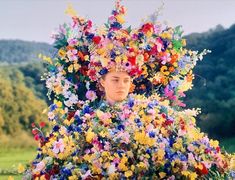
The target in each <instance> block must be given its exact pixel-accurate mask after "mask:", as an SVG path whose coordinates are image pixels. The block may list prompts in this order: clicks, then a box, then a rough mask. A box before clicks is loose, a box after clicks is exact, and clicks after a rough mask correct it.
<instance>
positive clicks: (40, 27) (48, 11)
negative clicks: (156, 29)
mask: <svg viewBox="0 0 235 180" xmlns="http://www.w3.org/2000/svg"><path fill="white" fill-rule="evenodd" d="M122 2H123V4H124V5H125V6H126V8H127V17H126V21H127V24H128V25H131V26H132V27H138V25H139V24H140V22H141V19H143V18H146V17H147V16H148V15H151V14H152V13H154V12H155V11H156V10H157V9H158V8H159V7H161V5H162V3H163V2H164V6H163V9H162V11H161V15H160V16H159V18H158V20H159V21H161V22H162V23H167V24H168V25H170V26H173V27H174V26H177V25H182V26H183V29H184V35H187V34H190V33H192V32H199V33H200V32H205V31H207V30H209V29H211V28H214V27H215V26H216V25H218V24H221V25H223V26H224V27H225V28H229V27H230V26H231V25H232V24H235V10H234V8H235V0H123V1H122ZM68 3H71V4H72V5H73V7H74V9H75V10H76V11H77V12H78V14H79V15H81V16H83V17H87V18H88V19H91V20H92V21H93V23H94V24H96V25H98V26H99V25H101V24H103V23H105V22H106V21H107V18H108V16H109V15H110V13H111V10H112V9H113V7H114V0H0V39H21V40H27V41H36V42H47V43H52V39H51V38H50V36H51V34H52V32H53V31H55V30H56V28H58V26H59V24H63V23H64V22H70V19H69V17H68V16H67V15H66V14H65V13H64V12H65V10H66V7H67V5H68Z"/></svg>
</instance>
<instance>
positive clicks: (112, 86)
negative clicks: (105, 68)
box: [100, 72, 131, 104]
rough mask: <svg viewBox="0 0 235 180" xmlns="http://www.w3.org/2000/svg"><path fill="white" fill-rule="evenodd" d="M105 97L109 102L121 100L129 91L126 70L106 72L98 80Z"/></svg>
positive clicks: (128, 79) (129, 79) (129, 80)
mask: <svg viewBox="0 0 235 180" xmlns="http://www.w3.org/2000/svg"><path fill="white" fill-rule="evenodd" d="M100 83H101V85H102V86H103V88H104V92H105V98H106V100H107V101H108V102H109V103H110V104H113V103H115V102H119V101H123V100H124V99H126V97H127V96H128V93H129V89H130V85H131V78H130V76H129V75H128V73H127V72H108V73H107V74H106V75H105V77H103V78H101V80H100Z"/></svg>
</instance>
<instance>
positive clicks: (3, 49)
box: [0, 40, 54, 64]
mask: <svg viewBox="0 0 235 180" xmlns="http://www.w3.org/2000/svg"><path fill="white" fill-rule="evenodd" d="M53 52H54V48H53V47H52V46H51V45H49V44H47V43H39V42H28V41H22V40H0V63H1V64H19V63H27V62H37V61H39V58H38V54H39V53H42V54H45V55H48V56H49V55H53Z"/></svg>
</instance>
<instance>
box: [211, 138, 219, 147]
mask: <svg viewBox="0 0 235 180" xmlns="http://www.w3.org/2000/svg"><path fill="white" fill-rule="evenodd" d="M210 145H211V146H212V147H214V148H217V147H218V146H219V141H217V140H212V139H211V140H210Z"/></svg>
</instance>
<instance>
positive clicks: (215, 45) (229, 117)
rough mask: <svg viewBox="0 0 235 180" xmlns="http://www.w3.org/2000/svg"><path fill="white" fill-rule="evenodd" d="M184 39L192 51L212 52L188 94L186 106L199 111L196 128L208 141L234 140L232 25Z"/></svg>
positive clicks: (234, 30) (234, 34)
mask: <svg viewBox="0 0 235 180" xmlns="http://www.w3.org/2000/svg"><path fill="white" fill-rule="evenodd" d="M185 38H186V39H188V46H189V48H191V49H201V50H202V49H203V48H206V49H210V50H211V51H212V53H211V54H209V55H207V56H206V57H205V59H204V60H203V61H202V62H200V63H199V64H198V65H197V66H196V68H195V71H194V72H195V74H196V76H195V80H194V88H193V89H192V90H191V91H189V92H188V93H187V98H186V104H188V106H189V107H200V108H201V109H202V114H201V115H200V116H199V118H198V125H199V126H200V127H201V129H202V130H203V131H204V132H207V133H208V134H209V136H210V137H213V138H216V139H220V140H222V139H228V138H231V137H235V126H234V124H235V111H234V109H235V80H234V77H235V61H234V58H235V25H233V26H231V27H230V28H229V29H226V30H225V29H223V28H222V27H221V26H217V27H216V28H215V29H213V30H210V31H208V32H206V33H202V34H192V35H190V36H187V37H185ZM204 81H206V84H204Z"/></svg>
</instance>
